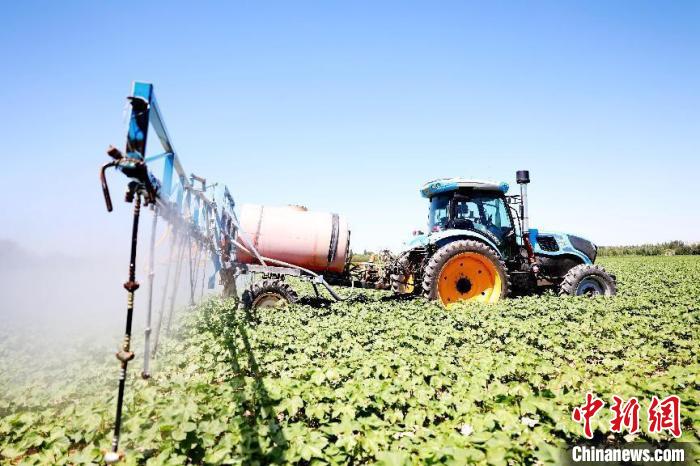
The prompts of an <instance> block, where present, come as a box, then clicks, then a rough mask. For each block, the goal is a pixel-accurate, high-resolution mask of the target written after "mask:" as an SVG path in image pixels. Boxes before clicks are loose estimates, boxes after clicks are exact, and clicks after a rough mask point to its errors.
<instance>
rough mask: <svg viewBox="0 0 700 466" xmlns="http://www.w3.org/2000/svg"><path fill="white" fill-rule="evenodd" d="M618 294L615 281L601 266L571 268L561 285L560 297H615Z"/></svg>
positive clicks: (584, 265) (585, 265)
mask: <svg viewBox="0 0 700 466" xmlns="http://www.w3.org/2000/svg"><path fill="white" fill-rule="evenodd" d="M616 293H617V284H616V283H615V279H614V278H613V277H612V275H610V274H609V273H608V272H606V271H605V269H604V268H603V267H601V266H599V265H588V264H580V265H577V266H574V267H571V268H570V269H569V271H568V272H567V273H566V275H564V280H563V281H562V282H561V285H559V296H565V295H570V296H589V297H593V296H614V295H615V294H616Z"/></svg>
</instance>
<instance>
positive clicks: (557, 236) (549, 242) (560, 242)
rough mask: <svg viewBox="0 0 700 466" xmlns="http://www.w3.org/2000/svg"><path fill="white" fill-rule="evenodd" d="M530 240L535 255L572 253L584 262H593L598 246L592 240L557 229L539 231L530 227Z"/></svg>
mask: <svg viewBox="0 0 700 466" xmlns="http://www.w3.org/2000/svg"><path fill="white" fill-rule="evenodd" d="M530 242H531V243H532V247H533V249H534V252H535V254H536V255H542V256H550V257H552V256H562V255H567V254H568V255H574V256H576V257H579V258H580V259H582V260H583V262H584V263H585V264H592V263H594V262H595V259H596V256H597V255H598V247H597V246H596V245H595V244H593V242H592V241H590V240H587V239H585V238H582V237H580V236H576V235H572V234H570V233H562V232H558V231H539V230H537V229H534V228H531V229H530Z"/></svg>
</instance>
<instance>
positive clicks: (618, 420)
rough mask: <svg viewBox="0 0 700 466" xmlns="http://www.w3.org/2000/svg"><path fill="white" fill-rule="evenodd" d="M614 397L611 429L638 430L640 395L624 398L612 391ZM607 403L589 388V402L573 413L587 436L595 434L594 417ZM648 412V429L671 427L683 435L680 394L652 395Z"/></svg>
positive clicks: (657, 431)
mask: <svg viewBox="0 0 700 466" xmlns="http://www.w3.org/2000/svg"><path fill="white" fill-rule="evenodd" d="M612 400H613V403H612V405H611V406H610V411H612V413H613V418H612V419H611V420H610V431H611V432H617V433H622V432H623V431H625V430H627V431H628V432H629V433H630V434H635V433H637V432H639V430H640V429H639V408H640V404H639V401H638V400H637V398H636V397H634V396H633V397H631V398H630V399H629V400H627V401H626V402H625V400H623V399H622V398H621V397H619V396H617V395H613V397H612ZM604 405H605V402H604V401H603V400H601V399H600V398H597V397H596V396H595V395H593V394H592V393H590V392H589V393H586V402H585V403H584V404H583V405H581V406H576V407H575V408H574V410H573V412H572V413H571V417H572V418H573V420H574V421H576V422H583V435H584V436H585V437H586V438H588V439H592V438H593V430H592V429H591V419H593V416H595V415H596V413H597V412H598V411H600V408H602V407H603V406H604ZM647 415H648V419H649V423H648V427H649V433H661V432H663V431H668V432H669V433H670V434H671V435H673V436H674V437H676V438H678V437H680V436H681V400H680V398H678V396H676V395H670V396H668V397H666V398H664V399H663V400H659V398H658V397H656V396H652V398H651V404H650V405H649V409H648V410H647Z"/></svg>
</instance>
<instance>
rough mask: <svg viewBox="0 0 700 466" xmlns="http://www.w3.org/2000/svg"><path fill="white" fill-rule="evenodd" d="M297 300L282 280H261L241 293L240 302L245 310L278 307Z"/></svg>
mask: <svg viewBox="0 0 700 466" xmlns="http://www.w3.org/2000/svg"><path fill="white" fill-rule="evenodd" d="M298 299H299V296H298V295H297V293H296V292H295V291H294V289H292V287H291V286H289V284H287V283H285V282H283V281H282V280H262V281H259V282H257V283H254V284H253V285H252V286H251V287H250V288H249V289H247V290H245V292H243V296H242V298H241V300H242V301H243V306H245V308H246V309H259V308H263V307H280V306H284V305H286V304H291V303H294V302H296V301H297V300H298Z"/></svg>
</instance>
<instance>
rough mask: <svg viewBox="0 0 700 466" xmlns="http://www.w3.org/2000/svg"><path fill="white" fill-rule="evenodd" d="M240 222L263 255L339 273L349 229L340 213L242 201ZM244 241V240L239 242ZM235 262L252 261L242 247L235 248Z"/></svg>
mask: <svg viewBox="0 0 700 466" xmlns="http://www.w3.org/2000/svg"><path fill="white" fill-rule="evenodd" d="M240 214H241V215H240V225H241V229H242V230H243V232H244V235H246V236H247V238H246V239H248V240H249V241H251V242H252V243H253V244H254V245H255V247H256V248H257V250H258V252H260V254H261V255H262V256H264V257H269V258H272V259H277V260H280V261H284V262H289V263H290V264H294V265H298V266H300V267H304V268H307V269H310V270H313V271H314V272H319V273H326V272H336V273H340V272H342V271H343V269H344V268H345V261H346V260H347V258H348V254H349V250H350V229H349V227H348V222H347V220H346V219H345V217H343V216H342V215H338V214H329V213H325V212H310V211H308V210H307V209H306V207H302V206H279V207H278V206H261V205H252V204H245V205H243V206H242V207H241V211H240ZM243 244H244V245H245V242H244V243H243ZM237 258H238V262H241V263H244V264H255V263H257V260H256V259H255V258H254V257H252V256H251V255H250V254H248V253H246V252H245V251H242V250H240V249H239V250H238V251H237Z"/></svg>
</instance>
